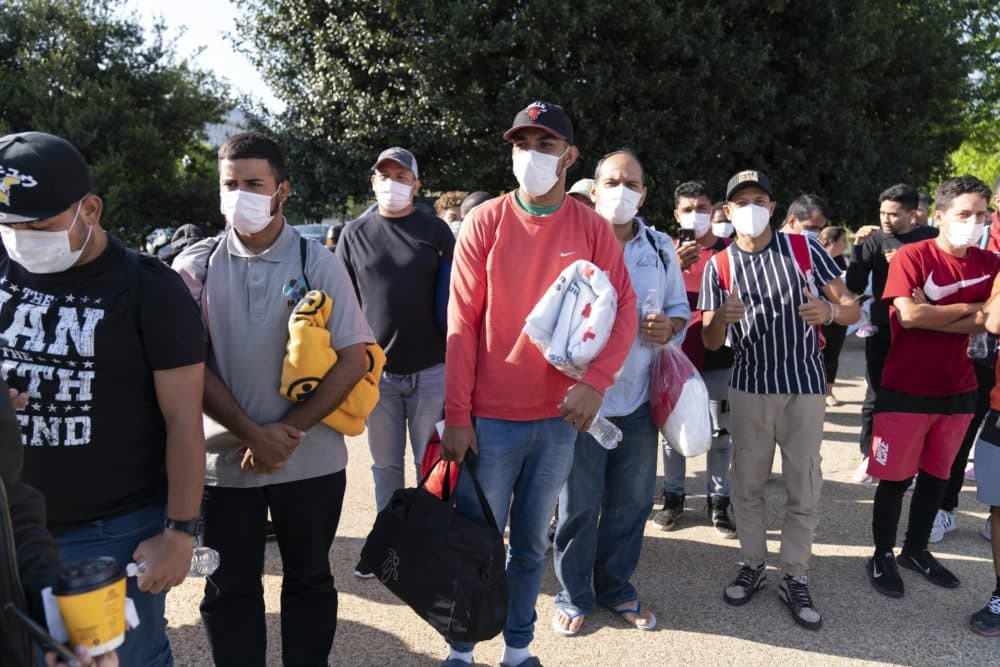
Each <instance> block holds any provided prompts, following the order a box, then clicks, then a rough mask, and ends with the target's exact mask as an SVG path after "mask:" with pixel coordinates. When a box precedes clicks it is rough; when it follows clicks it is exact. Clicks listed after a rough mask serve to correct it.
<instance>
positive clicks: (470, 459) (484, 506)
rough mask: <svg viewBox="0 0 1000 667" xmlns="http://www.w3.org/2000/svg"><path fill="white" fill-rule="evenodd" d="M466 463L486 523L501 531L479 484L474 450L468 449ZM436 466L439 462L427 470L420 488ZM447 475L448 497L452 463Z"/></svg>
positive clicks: (444, 491)
mask: <svg viewBox="0 0 1000 667" xmlns="http://www.w3.org/2000/svg"><path fill="white" fill-rule="evenodd" d="M444 460H445V459H444V458H442V457H438V462H441V461H444ZM449 463H450V462H449ZM464 464H465V470H466V472H467V473H468V474H469V478H470V479H471V480H472V485H473V486H474V487H475V489H476V497H478V498H479V508H480V509H481V510H482V511H483V516H484V517H485V518H486V523H488V524H489V525H490V526H492V527H493V528H495V529H496V530H497V531H499V530H500V528H499V527H497V520H496V517H494V516H493V510H492V509H490V503H489V502H488V501H487V500H486V494H485V493H483V487H481V486H480V485H479V478H478V477H477V476H476V455H475V454H474V453H473V452H472V451H468V452H466V453H465V461H464ZM435 468H437V463H435V464H434V465H433V466H432V467H431V469H430V470H428V471H427V474H426V475H424V477H423V479H421V480H420V484H418V485H417V486H418V487H419V488H423V486H424V485H425V484H426V483H427V480H428V479H430V476H431V475H432V474H434V470H435ZM445 475H446V477H445V482H444V484H442V485H441V489H442V495H447V496H448V497H450V496H451V492H450V490H449V486H450V483H451V467H450V465H449V466H447V469H446V470H445ZM442 500H445V501H447V500H448V498H442Z"/></svg>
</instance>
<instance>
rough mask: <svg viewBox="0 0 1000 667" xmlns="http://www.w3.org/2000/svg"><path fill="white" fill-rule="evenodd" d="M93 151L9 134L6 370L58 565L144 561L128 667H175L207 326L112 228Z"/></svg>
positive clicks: (2, 173) (196, 477) (200, 455)
mask: <svg viewBox="0 0 1000 667" xmlns="http://www.w3.org/2000/svg"><path fill="white" fill-rule="evenodd" d="M101 212H102V202H101V199H100V198H99V197H98V196H96V195H94V194H93V193H92V192H91V181H90V173H89V170H88V168H87V165H86V163H85V162H84V159H83V156H82V155H80V153H79V152H78V151H77V150H76V148H74V147H73V146H72V145H71V144H70V143H69V142H68V141H66V140H64V139H61V138H59V137H55V136H52V135H50V134H44V133H41V132H25V133H21V134H12V135H7V136H5V137H0V238H2V240H3V248H2V250H0V339H2V340H3V343H2V346H3V364H2V367H0V368H2V372H3V375H4V377H5V379H6V381H7V383H8V384H9V385H10V386H11V387H12V388H14V389H17V390H19V391H20V392H21V394H20V398H21V401H22V403H19V404H16V405H17V407H18V415H17V420H18V422H19V424H20V426H21V434H22V438H23V440H24V444H25V445H26V446H25V447H24V474H23V479H24V481H25V482H27V483H29V484H31V485H32V486H34V487H36V488H37V489H39V490H40V491H41V492H42V494H43V495H44V496H45V501H46V505H47V507H46V509H47V521H48V527H49V530H50V531H51V532H52V534H53V535H54V536H55V538H56V542H57V543H58V544H59V547H60V559H61V560H62V561H63V563H72V562H75V561H79V560H82V559H85V558H90V557H94V556H112V557H114V558H115V559H116V560H118V561H119V562H120V563H122V564H125V563H128V562H129V561H133V560H140V559H142V560H145V561H146V564H147V568H146V572H145V574H143V575H140V577H139V578H138V579H133V578H129V580H128V583H127V584H126V586H127V592H128V596H129V597H130V598H131V599H132V600H133V601H134V602H135V604H136V608H137V611H138V612H139V618H140V624H139V626H138V627H137V628H136V629H134V630H131V631H129V632H128V633H126V635H125V643H124V644H123V645H122V646H121V647H119V649H118V654H119V656H120V658H121V663H122V664H123V665H152V666H155V667H159V666H163V665H170V664H173V663H172V660H173V658H172V656H171V653H170V644H169V642H168V641H167V636H166V624H167V622H166V618H165V617H164V604H165V600H166V589H167V588H170V587H172V586H175V585H177V584H179V583H180V582H182V581H183V580H184V577H185V576H186V575H187V571H188V569H189V567H190V563H191V549H192V539H191V534H192V533H194V532H195V529H196V525H197V522H196V520H195V519H196V518H197V516H198V506H199V503H200V502H201V494H202V485H203V483H204V465H205V440H204V435H203V433H202V429H201V396H202V377H203V375H204V365H203V361H204V357H205V352H204V345H203V337H204V333H203V330H202V327H201V323H200V322H199V317H198V311H197V308H195V306H194V304H192V303H191V299H190V298H189V297H188V296H187V295H186V293H185V292H186V290H185V289H184V285H183V284H182V283H181V281H180V280H179V279H178V278H177V275H176V274H174V273H173V272H172V271H170V270H169V268H168V267H166V266H165V265H164V264H163V263H162V262H160V261H159V260H158V259H156V258H153V257H147V256H140V255H139V253H137V252H135V251H134V250H131V249H128V248H126V247H125V246H124V245H123V244H122V243H121V242H120V241H118V240H117V239H115V238H113V237H111V236H109V235H108V234H107V233H106V232H105V231H104V230H103V229H102V228H101V224H100V223H101Z"/></svg>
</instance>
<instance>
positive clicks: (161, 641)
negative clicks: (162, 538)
mask: <svg viewBox="0 0 1000 667" xmlns="http://www.w3.org/2000/svg"><path fill="white" fill-rule="evenodd" d="M165 518H166V509H165V508H164V507H160V506H154V507H145V508H143V509H141V510H136V511H135V512H131V513H129V514H124V515H122V516H118V517H114V518H111V519H101V520H100V521H92V522H90V523H88V524H87V525H85V526H82V527H80V528H76V529H74V530H71V531H69V532H67V533H63V534H61V535H59V536H57V537H56V543H57V544H58V545H59V560H60V561H61V562H62V563H64V564H67V563H73V562H76V561H79V560H84V559H87V558H95V557H97V556H112V557H113V558H114V559H115V560H117V561H118V562H119V563H121V565H122V566H123V567H124V566H125V565H126V564H127V563H130V562H132V552H134V551H135V548H136V547H137V546H139V543H140V542H142V541H143V540H145V539H146V538H149V537H153V536H154V535H159V534H160V533H161V532H162V531H163V521H164V519H165ZM126 581H127V583H126V594H127V595H128V596H129V597H130V598H132V601H133V602H134V603H135V609H136V611H137V612H138V613H139V627H137V628H135V629H134V630H129V631H128V632H126V633H125V643H124V644H122V645H121V646H119V647H118V648H117V649H116V650H117V652H118V662H119V664H121V665H122V666H123V667H124V666H125V665H142V667H171V666H172V665H173V664H174V657H173V655H172V654H171V652H170V642H169V641H168V640H167V618H166V616H164V605H165V604H166V601H167V593H166V591H164V592H162V593H159V594H157V595H151V594H150V593H143V592H142V591H140V590H139V587H138V585H137V584H136V580H135V577H128V578H127V580H126Z"/></svg>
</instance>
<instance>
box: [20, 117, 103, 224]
mask: <svg viewBox="0 0 1000 667" xmlns="http://www.w3.org/2000/svg"><path fill="white" fill-rule="evenodd" d="M90 190H91V181H90V170H89V169H88V168H87V162H86V161H85V160H84V159H83V156H82V155H81V154H80V151H78V150H77V149H76V147H75V146H73V144H71V143H69V142H68V141H66V140H65V139H63V138H61V137H57V136H55V135H52V134H46V133H45V132H19V133H17V134H8V135H5V136H3V137H0V224H3V225H10V224H14V223H19V222H35V221H36V220H44V219H45V218H51V217H52V216H54V215H58V214H60V213H62V212H63V211H65V210H66V209H67V208H69V207H70V206H71V205H72V204H73V203H74V202H77V201H80V200H81V199H83V198H84V196H86V194H87V193H88V192H90Z"/></svg>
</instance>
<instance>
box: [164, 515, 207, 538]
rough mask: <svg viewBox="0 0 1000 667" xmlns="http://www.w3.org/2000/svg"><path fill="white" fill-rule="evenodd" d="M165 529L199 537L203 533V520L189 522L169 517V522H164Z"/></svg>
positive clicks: (195, 519) (196, 519)
mask: <svg viewBox="0 0 1000 667" xmlns="http://www.w3.org/2000/svg"><path fill="white" fill-rule="evenodd" d="M163 528H164V529H167V528H170V529H172V530H177V531H180V532H182V533H187V534H188V535H190V536H191V537H197V536H198V535H199V534H200V533H201V520H200V519H199V518H198V517H195V518H193V519H190V520H188V521H177V520H176V519H171V518H169V517H168V518H167V520H166V521H164V522H163Z"/></svg>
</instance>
